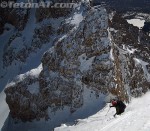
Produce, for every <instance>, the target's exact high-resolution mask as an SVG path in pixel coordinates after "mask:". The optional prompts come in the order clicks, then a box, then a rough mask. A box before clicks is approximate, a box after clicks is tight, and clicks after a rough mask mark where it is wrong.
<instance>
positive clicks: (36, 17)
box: [0, 0, 80, 68]
mask: <svg viewBox="0 0 150 131" xmlns="http://www.w3.org/2000/svg"><path fill="white" fill-rule="evenodd" d="M79 1H80V0H78V1H75V2H79ZM56 2H61V3H62V2H67V1H64V0H61V1H60V0H58V1H55V3H56ZM68 2H72V0H68ZM71 13H73V12H72V8H37V9H33V8H31V9H30V8H29V9H26V8H18V9H17V8H16V9H13V8H10V9H0V14H1V15H0V27H1V28H0V34H2V33H3V32H4V31H6V30H7V31H8V30H12V35H10V37H9V38H8V39H9V41H8V42H7V44H6V45H5V47H4V53H3V68H7V67H9V66H11V65H13V64H16V63H17V62H23V63H25V62H26V60H27V58H28V57H29V56H31V55H32V53H35V52H36V51H38V50H39V49H41V48H42V47H43V46H44V45H46V44H53V43H54V41H56V40H57V39H59V38H60V37H61V36H62V35H64V34H66V33H67V32H68V31H69V30H71V29H72V28H73V25H68V26H67V25H66V27H65V28H67V29H66V30H65V29H64V31H61V32H60V30H61V29H63V28H64V24H65V19H67V18H70V17H71V16H72V14H71ZM6 23H8V24H9V26H8V24H7V25H6ZM10 25H11V26H10ZM13 28H15V29H13ZM66 31H67V32H66ZM49 37H51V38H49ZM19 47H20V48H19Z"/></svg>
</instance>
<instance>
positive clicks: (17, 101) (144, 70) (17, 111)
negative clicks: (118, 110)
mask: <svg viewBox="0 0 150 131" xmlns="http://www.w3.org/2000/svg"><path fill="white" fill-rule="evenodd" d="M73 14H74V16H73V18H78V21H75V20H77V19H73V18H69V17H68V18H66V19H67V20H68V21H70V24H69V25H67V24H68V23H67V22H63V24H62V26H61V28H59V31H58V30H57V33H58V32H59V33H60V36H61V38H60V39H55V41H53V47H52V48H50V49H49V50H47V52H45V53H44V55H43V57H42V60H41V62H42V68H41V69H40V70H38V73H33V71H30V72H28V73H26V74H24V75H23V76H20V77H19V78H18V79H16V80H14V81H13V83H10V84H8V85H7V88H6V89H5V93H6V95H7V97H6V102H7V103H8V105H9V108H10V114H11V116H12V117H13V118H17V119H21V120H23V121H30V120H33V119H37V120H39V119H40V118H45V119H48V118H49V114H48V111H49V110H51V112H56V113H57V110H58V109H59V108H62V109H63V107H64V106H67V107H68V108H69V109H70V112H71V113H73V112H75V111H77V110H78V109H79V108H81V107H82V106H83V105H84V104H85V101H84V97H85V96H84V95H83V94H84V90H85V86H86V88H88V89H90V90H91V91H94V92H95V97H98V96H99V95H100V94H110V93H112V94H114V95H116V96H117V97H119V98H120V99H122V100H126V101H129V98H130V96H131V95H133V96H135V97H137V96H140V95H142V93H145V92H146V91H147V90H148V89H149V87H150V74H149V73H148V72H149V71H150V66H149V65H148V63H149V62H150V61H149V55H150V54H149V49H150V48H149V44H148V43H149V42H150V38H149V36H147V35H145V34H144V33H142V32H141V31H139V29H138V28H136V27H134V26H132V25H129V24H128V23H127V22H126V21H125V20H124V19H123V18H122V17H121V16H119V15H118V14H115V15H114V16H113V18H112V19H111V20H109V18H108V14H107V12H106V10H105V9H104V8H103V7H95V8H91V7H89V5H87V4H83V3H82V4H81V6H80V7H78V8H77V9H76V10H75V11H74V12H73ZM40 20H41V18H40V16H38V21H40ZM54 20H55V21H54V22H53V23H55V22H58V21H59V20H61V19H59V20H56V19H54ZM52 30H54V29H53V28H52V26H46V27H45V28H44V27H42V28H40V29H39V30H38V29H37V30H36V31H35V34H36V33H37V36H38V37H41V40H46V38H48V37H47V35H45V34H44V33H46V34H50V35H52V34H53V32H55V31H56V30H54V31H52ZM62 34H65V35H62ZM62 36H63V37H62ZM35 37H36V36H35ZM43 42H44V41H41V42H40V43H41V44H42V43H43ZM35 46H38V44H35ZM35 46H34V47H35ZM38 47H39V48H41V46H38ZM38 47H37V48H38ZM144 61H145V62H144ZM146 62H147V63H146ZM34 72H37V71H34ZM137 76H138V77H137ZM51 119H52V118H51Z"/></svg>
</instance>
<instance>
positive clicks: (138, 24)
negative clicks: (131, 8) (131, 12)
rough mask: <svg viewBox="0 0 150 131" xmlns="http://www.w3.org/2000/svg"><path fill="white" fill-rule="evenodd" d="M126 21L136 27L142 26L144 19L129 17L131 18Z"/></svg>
mask: <svg viewBox="0 0 150 131" xmlns="http://www.w3.org/2000/svg"><path fill="white" fill-rule="evenodd" d="M127 22H128V23H129V24H133V25H134V26H137V27H138V28H141V27H143V26H144V22H145V20H141V19H131V20H127Z"/></svg>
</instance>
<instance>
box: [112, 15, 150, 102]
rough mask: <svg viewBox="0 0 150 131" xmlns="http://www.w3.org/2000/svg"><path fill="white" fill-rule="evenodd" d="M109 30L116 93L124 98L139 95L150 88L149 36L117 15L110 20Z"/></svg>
mask: <svg viewBox="0 0 150 131" xmlns="http://www.w3.org/2000/svg"><path fill="white" fill-rule="evenodd" d="M110 33H111V43H112V54H113V57H114V73H115V74H114V76H115V79H116V84H117V86H116V89H115V90H116V91H117V90H118V91H117V93H116V94H118V95H119V96H120V97H121V98H122V99H126V100H128V99H129V96H130V95H132V96H134V97H137V96H141V95H142V93H145V92H147V91H148V90H149V87H150V74H149V73H148V72H149V71H150V66H149V63H150V60H149V56H150V53H149V52H150V50H149V49H150V46H149V43H150V37H149V36H148V35H146V34H144V32H142V31H141V30H139V29H138V28H137V27H134V26H133V25H130V24H128V23H127V21H126V20H125V19H123V18H121V16H120V15H119V14H115V15H114V17H113V19H112V21H111V22H110ZM144 61H145V62H144Z"/></svg>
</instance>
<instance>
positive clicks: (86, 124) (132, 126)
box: [55, 92, 150, 131]
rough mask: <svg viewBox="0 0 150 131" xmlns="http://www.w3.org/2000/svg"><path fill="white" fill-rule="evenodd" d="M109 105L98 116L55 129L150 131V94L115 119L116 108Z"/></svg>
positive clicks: (137, 100) (136, 101) (134, 101)
mask: <svg viewBox="0 0 150 131" xmlns="http://www.w3.org/2000/svg"><path fill="white" fill-rule="evenodd" d="M108 109H109V105H107V106H106V107H105V108H104V109H103V110H101V111H99V112H98V113H97V114H95V115H93V116H91V117H89V118H87V119H83V120H79V121H78V123H77V124H76V125H73V126H67V125H65V124H63V125H62V126H61V127H58V128H55V131H150V114H149V110H150V92H149V93H147V94H146V95H144V96H143V97H141V98H136V99H133V100H132V102H131V103H130V104H129V105H127V108H126V111H125V112H124V113H123V114H122V115H121V116H117V117H116V118H113V114H114V113H115V110H114V108H111V109H110V111H109V112H108V114H107V115H106V113H107V111H108Z"/></svg>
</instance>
